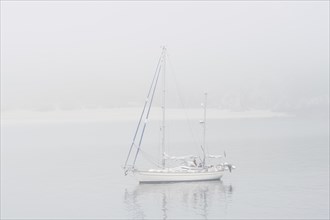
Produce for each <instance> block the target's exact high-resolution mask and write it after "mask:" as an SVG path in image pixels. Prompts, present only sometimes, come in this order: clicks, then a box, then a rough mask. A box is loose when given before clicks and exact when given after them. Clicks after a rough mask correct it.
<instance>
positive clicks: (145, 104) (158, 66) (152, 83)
mask: <svg viewBox="0 0 330 220" xmlns="http://www.w3.org/2000/svg"><path fill="white" fill-rule="evenodd" d="M163 53H164V51H162V53H161V55H160V57H159V59H158V63H157V67H156V70H155V74H154V76H153V78H152V82H151V86H150V88H149V91H148V95H147V99H146V100H145V102H144V106H143V110H142V113H141V116H140V119H139V123H138V126H137V128H136V130H135V134H134V137H133V141H132V144H131V147H130V149H129V152H128V155H127V158H126V161H125V166H124V167H126V166H127V162H128V159H129V157H130V155H131V152H132V148H133V145H134V143H135V139H136V135H137V133H138V131H139V128H140V124H141V121H142V117H143V115H144V111H145V109H146V106H147V103H148V101H149V96H150V92H151V89H152V87H153V85H154V82H155V78H156V75H157V70H158V68H160V65H159V64H160V61H161V59H162V57H163Z"/></svg>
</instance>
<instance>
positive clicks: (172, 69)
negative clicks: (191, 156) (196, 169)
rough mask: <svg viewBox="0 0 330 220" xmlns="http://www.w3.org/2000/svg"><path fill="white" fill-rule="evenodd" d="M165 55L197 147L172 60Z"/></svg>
mask: <svg viewBox="0 0 330 220" xmlns="http://www.w3.org/2000/svg"><path fill="white" fill-rule="evenodd" d="M167 57H168V63H169V66H170V68H171V71H170V72H171V73H172V76H173V78H174V82H175V87H176V91H177V93H178V96H179V99H180V103H181V106H182V108H183V111H184V113H185V117H186V120H187V122H188V127H189V130H190V134H191V136H192V139H193V142H194V145H195V147H196V149H198V146H199V144H198V143H197V140H196V137H195V135H194V132H193V129H192V125H191V119H189V117H188V113H187V108H186V107H185V105H184V102H183V98H182V95H181V93H180V89H179V86H178V82H177V79H176V77H175V73H174V68H173V66H172V61H171V59H170V56H169V54H168V53H167Z"/></svg>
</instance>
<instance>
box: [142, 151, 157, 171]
mask: <svg viewBox="0 0 330 220" xmlns="http://www.w3.org/2000/svg"><path fill="white" fill-rule="evenodd" d="M140 152H141V155H142V156H143V157H145V158H146V159H147V160H149V162H151V163H152V164H154V165H156V166H157V167H158V168H162V166H160V165H159V163H157V162H155V161H157V160H155V159H154V158H153V157H152V156H150V154H147V153H146V152H145V151H144V150H142V149H140Z"/></svg>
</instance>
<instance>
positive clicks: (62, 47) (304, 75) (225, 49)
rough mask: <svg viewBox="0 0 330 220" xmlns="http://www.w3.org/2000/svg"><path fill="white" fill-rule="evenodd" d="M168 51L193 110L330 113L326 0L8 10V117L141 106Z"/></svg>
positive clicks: (4, 17)
mask: <svg viewBox="0 0 330 220" xmlns="http://www.w3.org/2000/svg"><path fill="white" fill-rule="evenodd" d="M162 45H166V46H167V48H168V52H169V57H170V64H171V66H169V67H168V68H167V69H168V72H170V73H168V80H167V81H168V84H169V86H168V90H169V94H171V92H170V91H174V90H175V88H176V87H178V88H179V90H180V94H181V96H182V97H183V100H184V102H185V105H186V106H189V107H199V104H200V102H201V100H202V99H203V92H204V91H205V90H207V91H208V93H209V104H210V106H213V107H219V108H221V109H230V110H235V111H242V110H249V109H267V110H274V111H300V110H302V111H303V110H306V109H307V110H308V109H320V108H322V109H323V110H327V109H328V103H329V101H328V100H329V95H328V94H329V93H328V92H329V2H327V1H318V2H312V1H310V2H309V1H301V2H299V1H286V2H283V1H282V2H275V1H261V2H259V1H247V2H241V1H237V2H227V1H219V2H186V1H184V2H173V1H169V2H130V1H127V2H114V1H109V2H106V1H99V2H87V1H81V2H80V1H71V2H64V1H61V2H56V1H48V2H42V1H35V2H19V1H16V2H9V1H6V2H1V109H2V110H19V109H28V110H42V111H44V110H52V109H55V108H60V109H79V108H110V107H132V106H141V105H142V104H143V101H144V99H145V96H146V93H147V89H148V87H149V84H150V82H151V78H152V75H153V73H154V69H155V67H156V63H157V60H158V58H159V55H160V52H161V46H162ZM174 76H175V77H174ZM171 77H172V78H173V79H172V78H171ZM172 82H173V83H172ZM175 82H177V83H176V84H175ZM171 85H176V86H172V87H171ZM173 93H174V92H173ZM173 96H174V95H173ZM176 104H177V103H175V102H171V101H168V105H169V106H173V107H175V105H176Z"/></svg>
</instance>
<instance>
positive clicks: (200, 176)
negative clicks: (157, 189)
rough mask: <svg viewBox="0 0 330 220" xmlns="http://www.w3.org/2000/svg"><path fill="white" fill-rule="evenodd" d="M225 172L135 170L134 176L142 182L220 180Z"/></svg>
mask: <svg viewBox="0 0 330 220" xmlns="http://www.w3.org/2000/svg"><path fill="white" fill-rule="evenodd" d="M223 174H224V171H208V172H153V171H134V176H135V177H136V178H137V179H138V181H139V182H140V183H155V182H187V181H207V180H220V179H221V177H222V176H223Z"/></svg>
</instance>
